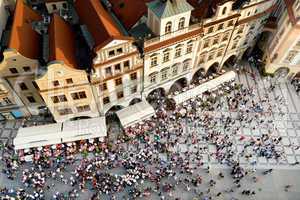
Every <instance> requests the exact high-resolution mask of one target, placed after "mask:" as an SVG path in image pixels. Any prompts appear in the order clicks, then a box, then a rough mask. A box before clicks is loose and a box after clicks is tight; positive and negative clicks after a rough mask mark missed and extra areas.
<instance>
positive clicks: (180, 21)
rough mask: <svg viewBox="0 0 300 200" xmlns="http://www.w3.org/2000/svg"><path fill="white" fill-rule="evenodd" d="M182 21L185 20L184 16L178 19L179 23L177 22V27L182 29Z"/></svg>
mask: <svg viewBox="0 0 300 200" xmlns="http://www.w3.org/2000/svg"><path fill="white" fill-rule="evenodd" d="M184 22H185V19H184V17H182V18H181V19H180V20H179V24H178V29H179V30H180V29H184Z"/></svg>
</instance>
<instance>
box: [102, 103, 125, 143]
mask: <svg viewBox="0 0 300 200" xmlns="http://www.w3.org/2000/svg"><path fill="white" fill-rule="evenodd" d="M123 108H124V107H123V106H121V105H114V106H112V107H111V108H110V109H109V110H108V111H106V113H105V121H106V128H107V134H108V139H109V141H115V140H116V139H117V137H118V135H119V134H120V133H123V129H122V125H121V122H120V120H119V118H118V116H117V114H116V112H117V111H119V110H122V109H123Z"/></svg>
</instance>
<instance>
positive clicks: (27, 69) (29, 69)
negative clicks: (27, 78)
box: [23, 66, 31, 72]
mask: <svg viewBox="0 0 300 200" xmlns="http://www.w3.org/2000/svg"><path fill="white" fill-rule="evenodd" d="M23 70H24V72H30V71H31V68H30V67H29V66H25V67H23Z"/></svg>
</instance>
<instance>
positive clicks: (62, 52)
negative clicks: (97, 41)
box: [49, 14, 78, 68]
mask: <svg viewBox="0 0 300 200" xmlns="http://www.w3.org/2000/svg"><path fill="white" fill-rule="evenodd" d="M49 46H50V57H49V61H54V60H58V61H63V62H64V63H65V64H66V65H68V66H70V67H73V68H77V67H78V66H77V62H76V55H75V52H76V46H75V34H74V32H73V30H72V27H71V26H70V25H69V24H67V22H65V21H64V20H63V19H62V18H61V17H60V16H58V15H57V14H54V15H53V17H52V20H51V24H50V26H49Z"/></svg>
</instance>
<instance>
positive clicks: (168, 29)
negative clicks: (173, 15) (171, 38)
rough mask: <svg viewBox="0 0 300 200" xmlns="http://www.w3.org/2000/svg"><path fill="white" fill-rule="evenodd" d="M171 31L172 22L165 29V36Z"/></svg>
mask: <svg viewBox="0 0 300 200" xmlns="http://www.w3.org/2000/svg"><path fill="white" fill-rule="evenodd" d="M171 31H172V22H168V23H167V24H166V28H165V34H168V33H171Z"/></svg>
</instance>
